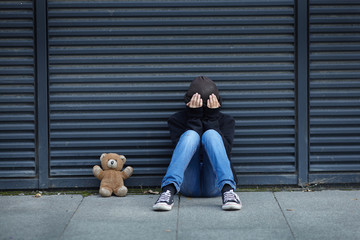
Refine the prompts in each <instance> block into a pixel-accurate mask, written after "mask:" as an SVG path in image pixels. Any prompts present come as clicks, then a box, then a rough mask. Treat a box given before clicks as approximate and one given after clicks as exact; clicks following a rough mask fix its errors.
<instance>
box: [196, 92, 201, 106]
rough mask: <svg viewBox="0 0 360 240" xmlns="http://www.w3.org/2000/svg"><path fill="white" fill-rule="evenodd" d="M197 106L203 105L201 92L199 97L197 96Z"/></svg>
mask: <svg viewBox="0 0 360 240" xmlns="http://www.w3.org/2000/svg"><path fill="white" fill-rule="evenodd" d="M196 107H202V99H201V95H200V94H198V97H197V101H196Z"/></svg>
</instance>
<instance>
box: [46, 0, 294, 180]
mask: <svg viewBox="0 0 360 240" xmlns="http://www.w3.org/2000/svg"><path fill="white" fill-rule="evenodd" d="M48 28H49V30H48V36H49V91H50V94H49V96H50V97H49V101H50V102H49V106H50V109H49V113H50V131H49V132H50V183H51V184H50V187H71V186H79V187H81V186H97V185H98V181H97V180H95V179H94V177H92V173H91V168H92V166H93V165H95V164H99V160H98V158H99V156H100V155H101V153H103V152H117V153H120V154H124V155H125V156H126V157H127V158H128V165H131V166H133V167H134V176H133V177H131V178H130V179H129V180H127V185H145V186H146V185H155V186H158V185H159V184H160V180H161V177H162V176H163V175H164V173H165V171H166V168H167V165H168V164H169V161H170V157H171V151H172V146H171V143H170V140H169V133H168V129H167V124H166V121H167V118H168V117H169V116H170V115H171V114H172V113H174V112H175V111H177V110H179V109H182V108H183V107H184V103H183V96H184V92H185V90H186V89H187V87H188V85H189V83H190V81H191V80H192V79H193V78H194V77H196V76H198V75H206V76H209V77H211V78H212V79H213V80H215V81H216V82H217V84H218V86H219V88H220V90H221V94H222V95H223V98H224V104H223V111H224V112H226V113H229V114H231V115H233V116H234V117H235V118H236V133H235V141H234V147H233V157H232V159H233V162H234V164H235V167H236V171H237V173H238V176H239V179H240V184H282V183H283V184H296V183H297V164H296V157H295V156H296V154H295V145H296V143H295V139H296V138H295V122H296V116H295V98H296V96H295V91H294V90H295V85H296V84H295V74H294V71H295V70H294V58H295V57H294V55H295V50H294V44H295V40H294V31H295V30H294V28H295V20H294V1H284V0H281V1H245V2H244V1H195V2H194V1H151V2H150V1H148V2H143V1H107V2H90V1H81V2H78V1H74V2H72V1H54V0H50V1H49V2H48Z"/></svg>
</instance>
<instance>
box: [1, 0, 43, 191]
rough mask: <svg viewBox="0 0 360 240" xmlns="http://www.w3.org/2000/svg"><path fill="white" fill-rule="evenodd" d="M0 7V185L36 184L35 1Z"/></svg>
mask: <svg viewBox="0 0 360 240" xmlns="http://www.w3.org/2000/svg"><path fill="white" fill-rule="evenodd" d="M0 9H1V14H0V141H1V144H0V188H1V189H6V188H36V187H37V179H36V176H37V173H36V169H37V167H36V154H35V146H36V143H35V139H36V133H35V73H34V72H35V71H34V58H35V56H34V17H33V16H34V13H33V12H34V11H33V3H32V1H1V2H0Z"/></svg>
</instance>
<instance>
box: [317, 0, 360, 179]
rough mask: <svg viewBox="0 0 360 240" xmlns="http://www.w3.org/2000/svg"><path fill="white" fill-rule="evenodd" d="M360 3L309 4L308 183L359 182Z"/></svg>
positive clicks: (330, 2) (329, 2) (318, 0)
mask: <svg viewBox="0 0 360 240" xmlns="http://www.w3.org/2000/svg"><path fill="white" fill-rule="evenodd" d="M359 74H360V2H359V1H349V0H346V1H335V0H332V1H320V0H312V1H310V181H313V182H342V183H346V182H359V181H360V137H359V136H360V79H359Z"/></svg>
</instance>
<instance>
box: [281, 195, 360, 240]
mask: <svg viewBox="0 0 360 240" xmlns="http://www.w3.org/2000/svg"><path fill="white" fill-rule="evenodd" d="M275 196H276V199H277V200H278V202H279V204H280V206H281V208H282V210H283V212H284V214H285V216H286V219H287V221H288V223H289V225H290V227H291V229H292V231H293V233H294V235H295V237H296V239H306V240H311V239H317V240H319V239H326V240H329V239H336V240H338V239H347V240H350V239H360V191H319V192H277V193H275Z"/></svg>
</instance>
